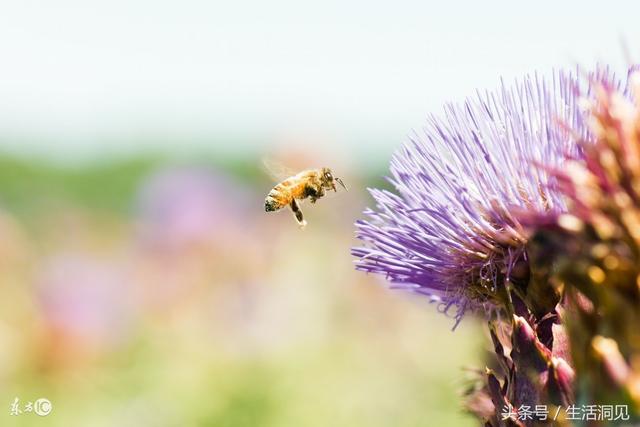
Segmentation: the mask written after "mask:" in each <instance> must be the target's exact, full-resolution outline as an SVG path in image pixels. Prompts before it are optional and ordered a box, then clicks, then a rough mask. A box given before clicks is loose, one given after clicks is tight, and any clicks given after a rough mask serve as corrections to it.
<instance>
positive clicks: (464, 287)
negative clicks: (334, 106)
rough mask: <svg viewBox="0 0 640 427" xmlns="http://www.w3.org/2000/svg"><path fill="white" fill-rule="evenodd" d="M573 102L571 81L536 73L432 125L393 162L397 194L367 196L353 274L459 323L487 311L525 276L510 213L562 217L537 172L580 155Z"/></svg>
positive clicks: (519, 231) (456, 107) (517, 228)
mask: <svg viewBox="0 0 640 427" xmlns="http://www.w3.org/2000/svg"><path fill="white" fill-rule="evenodd" d="M578 98H579V90H578V84H577V80H576V78H575V77H573V76H572V75H570V74H567V73H562V72H558V73H554V75H553V77H552V78H551V79H550V80H545V79H543V78H541V77H539V76H537V75H534V76H531V77H527V78H525V79H524V80H522V81H520V82H517V83H516V84H515V85H513V86H511V87H507V86H505V85H504V83H503V84H502V85H501V87H500V88H499V89H498V90H497V91H496V92H493V93H491V92H486V93H484V94H481V93H478V94H477V97H476V98H474V99H468V100H466V101H465V102H464V103H462V104H450V105H447V106H446V107H445V112H444V116H443V117H440V118H439V117H435V116H431V117H429V119H428V124H427V126H426V127H425V128H424V129H423V131H422V132H421V133H418V132H415V133H414V134H413V135H412V136H411V137H410V140H409V141H408V142H407V143H406V144H405V145H404V146H403V147H402V148H401V149H400V150H399V151H398V152H396V153H395V155H394V156H393V159H392V161H391V167H390V171H391V177H390V178H389V181H390V182H391V184H393V186H394V187H395V188H396V190H397V194H394V193H392V192H390V191H386V190H379V189H370V192H371V194H372V195H373V197H374V199H375V201H376V204H377V209H376V210H366V211H365V214H366V215H367V216H368V217H369V219H368V220H361V221H358V222H356V227H357V231H356V235H357V237H358V238H359V239H361V240H363V241H364V242H365V246H363V247H358V248H354V249H353V250H352V253H353V255H355V256H356V257H358V258H359V259H358V260H357V261H356V265H357V267H356V268H357V269H359V270H363V271H366V272H372V273H379V274H383V275H385V276H386V278H387V279H388V280H390V281H391V282H393V284H394V285H393V287H395V288H402V289H407V290H409V291H412V292H415V293H419V294H423V295H427V296H429V297H431V299H432V300H433V301H437V302H439V309H440V310H441V311H444V312H446V313H449V314H452V315H453V316H454V317H455V318H456V320H457V322H459V321H460V319H461V318H462V316H463V314H464V313H465V311H467V310H475V309H479V308H483V309H485V310H491V308H492V307H494V305H495V302H496V299H497V298H498V297H499V295H500V292H501V288H502V287H504V286H505V283H507V282H508V281H509V280H511V278H512V277H513V275H518V274H520V275H523V274H528V273H527V271H526V262H525V261H526V253H525V249H524V245H525V243H526V235H525V231H524V228H523V227H522V225H521V224H520V223H519V222H518V219H517V218H516V216H515V215H514V212H518V211H528V212H533V213H535V212H540V213H546V212H552V213H553V212H561V211H563V210H564V209H565V205H564V202H563V200H562V198H561V197H560V195H559V194H558V193H557V192H555V191H554V190H553V189H552V188H551V187H550V186H549V184H550V177H549V176H548V175H547V173H546V171H545V168H541V167H537V166H536V165H544V166H547V167H558V166H560V164H561V162H562V159H563V158H566V156H567V155H570V156H573V155H576V154H577V151H578V148H577V147H576V145H575V144H574V143H573V142H572V141H573V140H574V138H571V135H569V133H568V132H567V131H566V130H565V129H566V128H571V129H573V131H574V132H576V130H577V131H578V132H584V133H586V132H587V130H586V125H585V123H584V121H583V115H582V113H581V111H580V107H579V106H578ZM561 124H562V125H564V126H562V125H561ZM521 262H522V264H524V266H523V265H520V264H521ZM519 269H525V271H518V270H519ZM452 308H453V309H455V311H453V312H452V310H451V309H452ZM457 322H456V324H457Z"/></svg>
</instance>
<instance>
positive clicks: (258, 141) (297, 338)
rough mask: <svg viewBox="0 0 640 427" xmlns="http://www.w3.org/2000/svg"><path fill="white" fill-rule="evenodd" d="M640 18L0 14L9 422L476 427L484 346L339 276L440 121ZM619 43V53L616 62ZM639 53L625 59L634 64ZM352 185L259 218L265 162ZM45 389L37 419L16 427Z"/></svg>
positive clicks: (42, 8)
mask: <svg viewBox="0 0 640 427" xmlns="http://www.w3.org/2000/svg"><path fill="white" fill-rule="evenodd" d="M639 15H640V5H638V4H637V2H634V1H620V2H616V3H615V4H611V5H603V4H602V3H601V2H595V1H580V2H578V1H574V2H552V1H541V2H536V3H535V4H527V5H523V4H517V3H514V2H497V1H489V2H471V1H469V2H463V1H452V2H394V3H386V4H384V3H376V2H364V1H355V2H348V3H347V2H338V1H324V2H294V1H289V0H279V1H274V2H246V1H239V2H233V3H230V2H215V1H214V2H211V1H197V0H185V1H180V2H178V1H151V0H133V1H120V0H115V1H109V2H100V1H94V0H91V1H86V0H85V1H73V0H60V1H56V2H49V1H33V0H24V1H20V2H4V3H3V4H2V8H1V12H0V60H1V64H2V65H1V66H0V291H1V292H2V293H1V297H0V349H1V351H0V425H2V426H5V425H7V426H11V425H17V426H98V427H99V426H159V427H161V426H162V427H164V426H225V427H245V426H246V427H249V426H251V427H253V426H267V427H270V426H273V427H276V426H277V427H286V426H311V427H312V426H327V425H330V426H359V425H366V426H370V427H376V426H381V427H382V426H438V425H448V426H469V425H473V422H472V420H471V419H470V418H468V417H467V416H465V414H464V413H462V411H461V409H460V404H459V398H458V395H459V393H460V392H461V391H462V390H463V389H464V387H465V386H466V382H465V378H466V376H467V373H466V371H465V370H466V369H469V368H472V367H474V366H479V365H480V361H481V359H482V357H483V351H484V347H483V346H484V344H483V339H484V337H483V332H482V329H481V328H479V327H478V325H477V322H474V319H472V318H467V319H465V321H463V323H462V324H461V325H460V327H459V328H458V329H457V330H456V331H455V332H451V327H452V326H453V322H452V320H451V319H447V318H445V317H444V316H442V315H440V314H438V313H437V312H436V307H434V306H431V305H429V304H428V303H427V302H425V301H423V300H420V299H415V298H412V297H410V296H407V295H404V294H400V293H395V292H391V291H388V290H386V289H385V287H384V283H383V282H382V281H381V280H380V279H378V278H375V277H370V276H366V275H364V274H362V273H357V272H355V271H354V270H353V265H352V258H351V256H350V255H349V249H350V247H351V246H352V245H354V244H356V242H355V241H354V238H353V222H354V220H355V219H357V218H358V217H359V216H360V213H361V211H362V210H363V209H364V208H365V207H366V206H368V205H369V204H370V203H371V199H370V198H369V197H368V195H367V192H366V187H370V186H386V184H385V182H384V181H383V179H382V176H383V175H384V174H385V170H386V166H387V162H388V160H389V157H390V155H391V153H392V152H393V150H394V149H395V148H397V147H398V146H399V145H400V144H401V143H402V142H403V141H404V140H405V138H406V135H407V134H408V133H409V132H410V131H411V129H412V128H418V129H419V127H420V126H421V124H422V122H423V121H424V117H425V116H426V114H427V113H429V112H438V111H439V110H440V108H441V105H442V104H443V103H444V102H447V101H451V100H460V99H462V98H463V97H464V96H467V95H470V94H473V93H474V91H475V89H476V88H480V89H490V88H493V87H495V86H496V85H497V84H498V83H499V79H500V77H503V78H504V79H505V81H507V82H508V81H510V80H512V79H513V78H515V77H517V76H520V75H522V74H525V73H527V72H531V71H534V70H538V71H540V72H541V73H542V74H545V73H546V72H548V71H549V70H550V69H551V68H553V67H575V66H576V65H589V64H593V63H594V62H596V61H604V62H608V63H610V64H612V65H613V66H614V67H615V68H619V69H624V67H625V65H626V64H627V63H628V62H629V61H630V60H632V59H633V57H631V58H629V57H628V56H632V55H628V54H627V50H629V51H631V52H633V51H634V49H633V48H636V51H637V47H638V41H637V40H639V36H640V27H638V26H637V25H636V21H637V16H639ZM625 46H630V47H631V49H627V48H626V47H625ZM635 59H638V58H637V57H636V58H635ZM264 157H268V158H270V159H275V160H277V161H279V162H281V163H283V164H286V165H288V166H289V167H291V168H293V169H296V168H298V169H301V168H307V167H317V166H323V165H326V166H330V167H332V168H333V169H334V171H335V173H336V174H337V175H339V176H341V177H342V178H343V179H344V181H345V182H346V183H347V184H348V186H349V187H350V191H349V192H348V193H344V192H343V193H339V194H337V195H336V196H335V197H331V198H326V199H323V200H321V201H320V202H319V203H318V204H317V205H316V206H313V207H311V206H309V205H306V206H305V209H304V211H305V215H306V217H307V219H308V221H309V226H308V227H307V229H306V230H304V231H301V230H299V229H298V228H297V227H296V225H295V222H294V220H293V218H292V216H291V215H290V214H289V213H288V212H281V213H278V214H265V213H264V212H263V211H262V210H263V200H264V196H265V195H266V193H267V192H268V191H269V189H270V188H271V186H272V185H273V182H272V180H271V178H270V177H269V176H268V175H266V174H265V173H264V172H263V171H262V170H261V159H262V158H264ZM16 397H17V398H19V399H20V404H21V405H23V404H25V403H26V402H28V401H35V400H36V399H38V398H40V397H46V398H48V399H49V400H50V401H51V402H52V403H53V412H52V413H51V414H50V415H49V416H47V417H38V416H37V415H35V414H33V413H23V414H21V415H19V416H11V414H10V406H11V403H13V402H14V399H15V398H16Z"/></svg>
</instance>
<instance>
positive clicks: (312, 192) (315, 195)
mask: <svg viewBox="0 0 640 427" xmlns="http://www.w3.org/2000/svg"><path fill="white" fill-rule="evenodd" d="M306 194H307V195H309V200H310V201H311V203H315V202H316V200H318V199H319V198H320V197H322V196H324V189H323V188H322V187H314V186H307V191H306Z"/></svg>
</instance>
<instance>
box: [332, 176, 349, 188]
mask: <svg viewBox="0 0 640 427" xmlns="http://www.w3.org/2000/svg"><path fill="white" fill-rule="evenodd" d="M335 180H336V181H338V183H339V184H340V185H342V188H344V189H345V190H347V191H349V189H348V188H347V186H346V185H344V182H342V180H341V179H340V178H338V177H336V178H335Z"/></svg>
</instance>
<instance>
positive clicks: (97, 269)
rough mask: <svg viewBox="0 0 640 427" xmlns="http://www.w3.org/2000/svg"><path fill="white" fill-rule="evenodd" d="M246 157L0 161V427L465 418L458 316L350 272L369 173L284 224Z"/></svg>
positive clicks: (418, 422)
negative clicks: (31, 405) (41, 403)
mask: <svg viewBox="0 0 640 427" xmlns="http://www.w3.org/2000/svg"><path fill="white" fill-rule="evenodd" d="M258 164H259V161H258V159H246V158H236V159H234V158H224V159H220V158H207V157H206V156H203V157H200V158H198V160H197V161H194V160H193V159H191V160H190V159H183V160H180V161H172V160H170V159H168V158H166V157H162V156H148V157H139V158H130V159H120V160H118V159H111V160H104V161H101V162H94V163H90V164H84V165H73V166H70V165H61V164H54V163H50V162H47V161H45V160H35V159H20V158H16V157H10V156H2V157H0V207H1V210H0V286H1V287H2V289H3V298H2V299H1V301H0V345H1V346H2V348H3V352H1V353H0V384H1V387H0V390H1V392H0V402H4V405H5V406H4V407H5V409H6V410H5V411H0V425H2V426H5V425H6V426H13V425H15V426H65V427H66V426H98V427H99V426H163V427H164V426H224V427H226V426H228V427H244V426H247V427H249V426H252V427H253V426H267V427H269V426H273V427H276V426H278V427H285V426H300V425H304V426H310V427H313V426H327V425H331V426H337V427H339V426H354V425H366V426H407V427H408V426H412V427H413V426H434V425H447V426H469V425H472V423H473V421H472V419H471V418H470V417H467V416H466V415H465V414H463V413H462V410H461V405H460V399H459V393H460V392H461V390H462V389H463V388H464V386H465V383H464V380H463V378H464V377H465V374H464V372H463V368H465V367H469V366H477V365H479V362H480V360H481V347H480V340H481V334H480V333H479V330H480V329H479V328H477V327H476V325H475V324H474V321H473V319H466V320H465V321H464V322H463V323H462V325H461V326H460V327H459V328H458V330H456V331H455V332H452V331H451V326H452V325H453V321H452V320H451V319H447V318H445V317H444V316H442V315H440V314H438V313H437V312H436V309H435V307H433V306H430V305H429V304H428V303H426V302H424V301H422V300H420V299H416V298H414V297H411V296H409V295H406V294H402V293H397V292H392V291H389V290H387V289H385V287H384V283H383V282H382V281H380V280H379V279H378V278H374V277H370V276H367V275H364V274H362V273H359V272H355V271H354V270H353V266H352V258H351V256H350V254H349V249H350V247H351V246H352V245H354V244H355V243H356V242H355V241H354V239H353V227H352V224H353V221H354V220H355V219H356V218H358V217H359V216H360V212H361V211H362V209H363V208H364V207H365V206H366V205H367V204H368V203H370V202H371V201H370V199H369V198H368V196H367V194H366V190H365V187H367V186H373V185H379V184H380V178H376V177H378V176H380V175H382V174H383V172H382V171H383V169H382V167H383V166H384V165H382V167H381V168H380V169H379V170H378V169H376V168H373V167H372V168H370V169H368V170H367V171H366V173H360V172H357V171H355V172H352V173H351V174H350V175H349V176H348V177H346V178H345V179H347V178H348V182H349V187H350V191H349V192H348V193H344V194H339V195H338V196H336V197H333V198H330V199H327V200H326V201H325V200H323V201H322V203H318V205H317V206H314V207H313V209H312V208H311V207H309V206H306V207H305V214H306V215H307V218H308V220H309V226H308V227H307V229H306V230H304V231H300V230H299V229H298V228H297V227H296V226H295V223H294V221H293V219H292V217H291V215H290V214H289V213H288V212H281V213H278V214H272V215H267V214H265V213H264V212H262V203H263V198H264V194H265V192H266V191H268V188H269V187H270V186H271V185H272V184H271V183H270V182H269V181H268V178H267V177H266V176H265V175H264V173H263V172H261V170H260V167H259V165H258ZM16 397H17V398H19V400H20V404H21V405H23V404H25V403H26V402H28V401H35V400H36V399H38V398H40V397H46V398H47V399H49V400H50V401H51V402H52V404H53V411H52V413H51V414H49V415H48V416H46V417H39V416H37V415H36V414H34V413H24V412H23V413H22V414H20V415H11V414H10V406H11V403H13V402H14V399H15V398H16Z"/></svg>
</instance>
